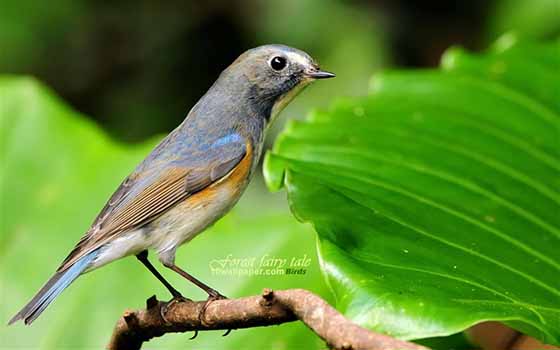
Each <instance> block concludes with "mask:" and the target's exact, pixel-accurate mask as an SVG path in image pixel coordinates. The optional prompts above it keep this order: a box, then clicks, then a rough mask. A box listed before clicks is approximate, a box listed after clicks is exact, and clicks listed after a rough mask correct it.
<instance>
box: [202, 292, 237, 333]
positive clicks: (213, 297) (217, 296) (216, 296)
mask: <svg viewBox="0 0 560 350" xmlns="http://www.w3.org/2000/svg"><path fill="white" fill-rule="evenodd" d="M223 299H227V297H226V296H225V295H222V294H220V293H219V292H218V291H217V290H215V289H210V290H209V291H208V298H207V299H206V302H205V303H204V305H203V306H202V309H201V310H200V313H199V314H198V319H199V320H200V323H201V324H204V325H207V322H206V321H205V320H204V316H205V314H206V309H208V306H210V304H211V303H212V302H214V301H216V300H223ZM230 332H231V329H228V330H227V331H226V332H225V333H224V334H222V336H223V337H225V336H227V335H228V334H229V333H230Z"/></svg>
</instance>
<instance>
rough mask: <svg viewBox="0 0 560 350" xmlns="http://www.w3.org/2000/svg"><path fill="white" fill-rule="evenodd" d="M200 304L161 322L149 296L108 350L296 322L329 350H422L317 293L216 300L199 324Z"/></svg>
mask: <svg viewBox="0 0 560 350" xmlns="http://www.w3.org/2000/svg"><path fill="white" fill-rule="evenodd" d="M204 303H205V302H204V301H201V302H188V301H187V302H178V303H172V304H169V307H168V309H167V311H166V314H165V318H166V320H167V322H166V321H165V320H163V319H162V317H161V316H160V310H161V307H163V306H164V305H166V303H164V302H161V301H157V300H156V298H155V296H154V297H152V298H150V299H148V301H147V307H146V309H145V310H137V311H125V313H124V314H123V316H122V317H121V318H120V319H119V321H118V322H117V324H116V326H115V329H114V331H113V335H112V337H111V340H110V342H109V345H108V346H107V349H108V350H138V349H140V348H141V347H142V343H143V342H145V341H149V340H150V339H152V338H155V337H160V336H162V335H164V334H165V333H172V332H187V331H203V330H219V329H223V330H226V329H238V328H251V327H259V326H270V325H277V324H281V323H285V322H292V321H296V320H300V321H302V322H303V323H305V325H307V327H309V328H310V329H311V330H313V331H314V332H315V333H316V334H317V335H318V336H319V337H321V338H322V339H323V340H325V342H326V343H327V345H328V346H329V347H331V348H333V349H341V350H342V349H343V350H361V349H368V350H389V349H391V350H393V349H403V350H426V348H425V347H423V346H420V345H417V344H413V343H409V342H405V341H402V340H398V339H395V338H391V337H389V336H386V335H383V334H378V333H374V332H371V331H369V330H367V329H365V328H362V327H360V326H358V325H356V324H354V323H352V322H350V321H349V320H347V319H346V318H345V317H344V316H342V315H341V314H340V313H339V312H338V311H336V310H335V309H334V308H333V307H331V306H330V305H329V304H327V303H326V302H325V301H324V300H323V299H321V298H320V297H318V296H317V295H315V294H313V293H311V292H309V291H307V290H303V289H290V290H282V291H275V292H272V290H270V289H265V290H264V292H263V294H262V295H257V296H250V297H245V298H239V299H226V300H216V301H214V302H212V303H210V304H209V305H208V308H207V309H206V312H205V313H204V321H203V322H201V320H200V319H199V314H200V312H201V310H202V308H203V306H204Z"/></svg>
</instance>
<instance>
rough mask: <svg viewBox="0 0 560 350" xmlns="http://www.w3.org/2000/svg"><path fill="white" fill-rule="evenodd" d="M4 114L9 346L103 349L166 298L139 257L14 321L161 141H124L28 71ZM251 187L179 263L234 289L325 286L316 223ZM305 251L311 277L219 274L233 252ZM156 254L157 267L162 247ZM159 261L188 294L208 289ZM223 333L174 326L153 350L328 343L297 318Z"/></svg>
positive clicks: (4, 285)
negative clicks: (126, 319)
mask: <svg viewBox="0 0 560 350" xmlns="http://www.w3.org/2000/svg"><path fill="white" fill-rule="evenodd" d="M0 121H1V127H0V133H1V140H2V146H1V147H2V148H1V150H2V151H1V158H0V164H1V166H2V171H1V173H0V176H1V187H0V203H1V204H0V214H1V226H0V292H1V293H0V295H1V300H2V302H1V303H0V348H2V349H15V348H17V349H22V348H28V349H38V348H40V349H61V348H72V349H86V348H87V349H101V348H103V345H104V344H105V343H106V342H107V341H108V339H109V336H110V334H111V331H112V328H113V326H114V324H115V322H116V320H117V319H118V317H119V316H120V315H121V313H122V312H123V311H124V310H125V309H126V308H138V307H143V306H144V301H145V299H146V298H147V297H149V296H150V295H152V294H157V296H158V297H159V298H160V299H167V298H169V295H168V293H167V292H166V291H165V289H164V288H162V286H161V285H160V284H159V283H158V282H157V281H156V280H155V279H154V278H153V277H152V276H151V275H150V274H149V273H148V272H147V271H146V270H145V269H144V268H143V267H142V266H141V264H139V263H138V262H137V261H136V259H134V258H127V259H123V260H121V261H118V262H115V263H112V264H109V265H107V266H106V267H103V268H102V269H99V270H97V271H94V272H92V273H89V274H87V275H85V276H82V277H80V278H79V279H78V280H77V281H76V282H75V283H74V284H73V285H72V286H71V287H70V288H69V289H68V290H66V291H65V292H64V293H63V294H62V295H61V296H60V297H59V298H58V299H57V300H56V301H55V302H54V304H53V305H51V307H49V309H47V310H46V312H45V313H44V314H43V315H42V316H41V317H40V318H39V319H38V320H37V321H36V322H35V323H34V324H33V325H32V326H31V327H24V326H23V325H21V324H17V325H14V326H10V327H6V326H5V323H6V322H7V321H8V319H9V318H10V317H11V316H12V315H13V314H14V313H15V312H17V310H18V309H19V308H20V307H22V306H23V305H24V304H25V302H27V301H28V299H29V298H30V297H31V296H32V295H33V293H34V292H36V291H37V289H39V288H40V287H41V285H42V284H43V283H44V282H45V281H46V279H47V278H48V277H49V276H50V274H51V273H52V272H53V271H54V269H55V268H56V267H57V265H58V264H59V263H60V262H61V260H62V259H63V258H64V257H65V256H66V254H67V253H68V252H69V251H70V249H71V248H72V247H73V245H74V244H75V243H76V242H77V241H78V239H79V238H80V236H81V235H82V233H83V232H84V231H85V230H86V229H87V228H88V225H89V224H90V223H91V221H92V220H93V218H94V216H95V215H96V214H97V211H98V210H99V209H100V208H101V207H102V206H103V204H104V202H105V201H106V199H107V197H108V196H109V195H110V194H111V192H112V191H113V190H114V189H115V188H116V186H117V185H118V184H119V182H120V181H121V180H122V179H123V178H124V177H125V176H126V175H127V174H128V173H129V172H130V170H131V169H132V168H133V167H134V166H135V164H136V163H137V162H138V161H139V160H141V159H142V157H144V156H145V155H146V154H147V152H149V149H150V148H151V147H152V146H153V144H154V142H155V141H151V142H147V143H146V144H144V145H140V146H125V145H120V144H117V143H115V142H114V141H112V140H110V139H109V138H108V137H107V136H105V134H104V133H103V132H102V131H101V130H100V129H99V128H97V127H96V126H95V125H94V124H92V123H91V122H89V121H88V120H87V119H86V118H84V117H83V116H80V115H79V114H77V113H76V112H74V111H72V110H71V109H69V108H68V107H65V106H64V104H63V103H61V102H60V101H59V100H58V99H57V98H56V97H54V96H53V95H52V94H51V93H50V92H49V91H48V90H46V89H45V88H44V87H42V86H41V85H40V84H38V83H37V82H35V81H34V80H32V79H27V78H10V77H1V78H0ZM248 192H249V193H247V195H246V196H245V197H244V198H243V199H242V201H241V202H240V204H239V206H238V207H236V209H235V211H234V212H233V213H231V214H230V215H228V216H227V217H226V218H224V220H221V221H220V222H218V223H217V224H216V226H214V227H213V228H212V229H210V230H209V231H208V232H205V233H203V234H202V235H201V236H200V237H198V238H197V239H195V240H194V241H192V242H191V243H189V244H188V245H186V246H185V247H182V248H181V249H180V250H179V256H178V264H179V265H180V266H183V267H185V268H186V269H187V270H188V271H191V272H192V273H193V274H194V275H195V276H198V277H200V278H201V279H202V280H204V281H206V282H208V283H209V284H210V285H212V286H214V287H215V288H217V289H218V290H220V291H221V292H222V293H224V294H225V295H227V296H230V297H238V296H245V295H250V294H256V293H260V292H261V291H262V288H264V287H271V288H275V289H279V288H294V287H298V288H299V287H301V288H308V289H311V290H313V291H315V292H317V293H319V294H323V295H325V294H327V295H328V294H329V293H328V291H327V290H326V286H324V284H323V278H322V276H321V273H320V270H319V266H318V262H317V257H316V253H315V239H314V237H313V235H312V234H311V231H310V229H309V228H307V227H305V226H303V225H301V224H299V223H297V222H296V221H295V220H294V219H293V218H292V215H291V214H290V213H289V212H288V210H287V208H285V204H284V202H283V201H278V200H279V199H280V200H281V198H280V197H279V196H272V195H270V194H267V193H265V190H264V186H263V183H262V181H257V182H256V183H254V184H253V186H251V187H250V188H249V191H248ZM265 203H266V204H265ZM257 208H258V209H257ZM304 255H307V256H306V259H308V260H307V261H308V263H309V264H310V266H308V267H307V272H306V274H305V275H280V276H279V275H241V276H235V275H219V274H214V273H212V271H211V267H216V266H220V264H226V265H225V267H226V270H227V271H231V272H235V271H236V270H235V269H234V267H233V266H231V265H232V263H229V267H228V265H227V263H225V262H224V260H225V259H227V258H228V257H229V259H230V260H233V259H236V258H237V259H239V258H245V259H246V260H245V261H246V264H250V259H253V258H254V260H255V261H254V265H255V266H256V265H259V264H260V262H261V259H265V260H267V259H271V258H278V259H287V261H286V264H290V263H291V260H292V258H296V259H301V258H303V257H304ZM152 260H153V261H154V263H155V264H156V266H160V265H159V264H158V263H157V258H156V257H155V256H152ZM267 261H271V260H267ZM277 261H280V260H277ZM263 262H264V260H263ZM230 267H231V268H230ZM161 270H162V272H163V273H164V274H165V275H166V276H167V277H168V278H169V279H170V280H171V282H172V283H173V284H174V285H176V287H177V288H178V289H180V290H181V291H183V292H184V294H185V295H186V296H190V297H192V298H196V299H203V298H205V295H204V293H203V292H201V291H200V290H198V289H197V288H196V287H193V286H192V285H190V284H189V283H187V282H185V281H184V280H183V279H181V278H180V277H176V276H175V274H174V273H170V272H167V271H166V270H165V269H164V268H161ZM164 270H165V271H164ZM265 270H266V271H269V273H275V272H277V271H276V270H275V269H270V268H269V269H266V268H265ZM237 271H239V272H240V273H243V272H244V271H243V270H237ZM2 324H4V325H2ZM221 333H222V332H204V333H202V334H200V335H199V336H198V338H197V339H195V340H194V341H188V337H190V335H184V334H177V335H172V334H169V335H166V336H165V337H162V338H160V339H157V340H153V341H152V342H150V345H149V347H150V348H151V349H154V348H158V349H163V348H165V349H193V348H197V349H200V348H210V347H211V348H212V349H239V348H241V344H247V343H249V342H250V344H253V345H255V348H261V349H310V348H317V347H318V346H319V345H320V344H321V343H322V342H321V341H320V339H319V338H317V337H316V336H315V335H314V334H313V333H312V332H311V331H309V330H308V329H307V328H306V327H305V326H303V325H302V324H299V323H293V324H288V325H282V326H280V327H268V328H257V329H250V330H239V331H234V332H232V334H230V335H229V336H228V337H226V338H222V337H221Z"/></svg>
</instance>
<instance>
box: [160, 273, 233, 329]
mask: <svg viewBox="0 0 560 350" xmlns="http://www.w3.org/2000/svg"><path fill="white" fill-rule="evenodd" d="M165 266H166V267H168V268H170V269H171V270H173V271H175V272H177V273H178V274H179V275H181V276H183V277H184V278H186V279H187V280H189V281H190V282H192V283H193V284H195V285H196V286H197V287H199V288H200V289H202V290H204V291H205V292H206V293H208V299H206V303H204V306H203V307H202V310H201V311H200V314H198V318H199V320H200V322H201V323H205V322H204V314H205V313H206V309H207V308H208V305H210V303H212V302H213V301H214V300H219V299H227V297H225V296H224V295H222V294H220V293H219V292H218V291H217V290H215V289H214V288H211V287H209V286H207V285H206V284H205V283H203V282H201V281H199V280H198V279H196V278H195V277H194V276H192V275H191V274H189V273H188V272H187V271H185V270H183V269H181V268H180V267H179V266H177V265H175V264H166V265H165ZM227 333H229V331H228V332H227Z"/></svg>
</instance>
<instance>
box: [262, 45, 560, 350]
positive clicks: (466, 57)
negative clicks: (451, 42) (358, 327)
mask: <svg viewBox="0 0 560 350" xmlns="http://www.w3.org/2000/svg"><path fill="white" fill-rule="evenodd" d="M559 52H560V51H559V47H558V44H557V43H554V44H550V45H540V44H534V43H516V42H515V39H514V38H513V37H511V36H506V37H504V38H503V39H502V40H500V41H499V42H498V43H497V44H496V45H495V47H493V48H492V49H491V50H489V51H488V52H486V53H484V54H481V55H472V54H468V53H466V52H464V51H461V50H459V49H452V50H450V51H448V52H447V53H446V55H445V56H444V59H443V69H440V70H419V71H410V72H407V71H400V72H399V71H396V72H387V73H384V74H381V75H379V76H376V77H374V78H373V80H372V83H371V93H370V95H369V96H367V97H364V98H353V99H346V100H340V101H338V102H337V103H335V104H334V105H333V107H332V108H331V109H330V110H329V111H327V112H315V113H312V114H311V115H310V117H309V118H308V119H307V120H306V121H305V122H293V123H291V124H289V125H288V127H287V128H286V130H285V131H284V132H283V133H282V134H281V136H280V138H279V139H278V141H277V142H276V144H275V147H274V150H273V151H272V152H271V153H269V154H268V155H267V159H266V162H265V175H266V177H267V181H268V184H269V187H271V188H272V189H278V188H280V187H282V185H284V186H285V187H286V189H287V191H288V197H289V200H290V203H291V207H292V210H293V212H294V213H295V215H296V216H297V217H298V218H299V219H301V220H302V221H307V222H311V223H312V224H313V225H314V227H315V229H316V231H317V232H318V234H319V238H320V244H319V248H318V250H319V255H320V259H321V262H322V269H323V272H324V273H325V275H326V279H327V282H328V284H329V285H330V287H331V289H332V291H333V292H334V294H335V297H336V301H337V307H338V308H339V309H340V310H341V311H343V312H345V313H346V315H348V316H350V317H352V318H353V319H354V320H356V321H357V322H359V323H360V324H362V325H365V326H367V327H370V328H373V329H376V330H379V331H383V332H387V333H390V334H393V335H395V336H398V337H401V338H412V339H414V338H425V337H432V336H441V335H447V334H452V333H455V332H458V331H461V330H463V329H465V328H466V327H468V326H470V325H472V324H475V323H477V322H479V321H483V320H501V321H504V322H506V323H507V324H509V325H511V326H513V327H514V328H517V329H519V330H521V331H523V332H526V333H528V334H530V335H533V336H535V337H537V338H540V339H544V340H545V341H547V342H550V343H555V344H558V343H560V260H559V259H558V258H559V257H560V250H559V249H560V191H559V189H560V143H559V138H560V74H558V73H559V69H560V54H559Z"/></svg>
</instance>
